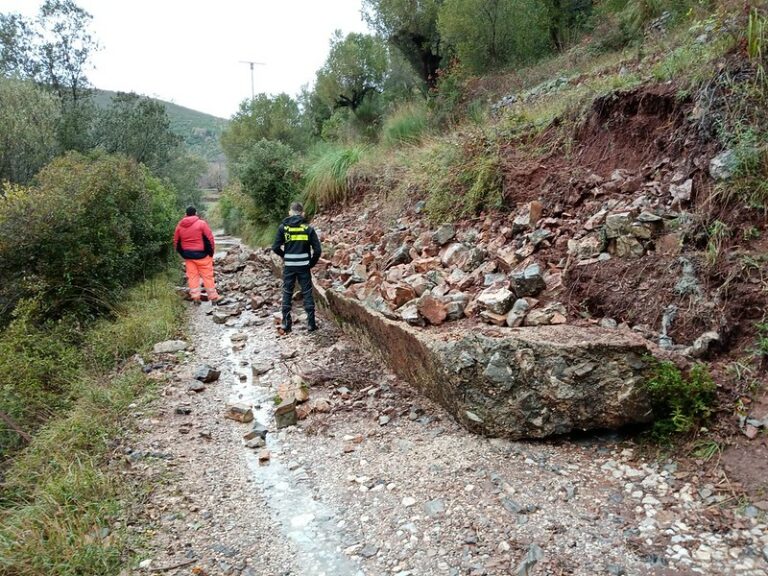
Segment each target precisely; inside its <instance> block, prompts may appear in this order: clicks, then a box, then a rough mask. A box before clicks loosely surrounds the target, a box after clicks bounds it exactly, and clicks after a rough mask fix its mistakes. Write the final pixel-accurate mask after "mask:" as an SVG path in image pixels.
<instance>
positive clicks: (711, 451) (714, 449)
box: [691, 439, 722, 462]
mask: <svg viewBox="0 0 768 576" xmlns="http://www.w3.org/2000/svg"><path fill="white" fill-rule="evenodd" d="M721 451H722V448H721V447H720V445H719V444H718V443H717V442H715V441H714V440H703V439H702V440H698V441H697V442H696V443H695V444H694V445H693V450H691V455H692V456H693V457H694V458H698V459H700V460H704V461H705V462H708V461H709V460H712V458H714V457H715V456H716V455H717V454H720V452H721Z"/></svg>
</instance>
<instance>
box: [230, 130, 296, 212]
mask: <svg viewBox="0 0 768 576" xmlns="http://www.w3.org/2000/svg"><path fill="white" fill-rule="evenodd" d="M293 163H294V152H293V150H292V149H291V148H290V147H289V146H287V145H285V144H283V143H282V142H277V141H273V140H261V141H259V142H257V143H256V144H254V145H253V146H252V147H251V148H250V149H249V150H248V151H247V152H245V153H244V154H243V155H242V156H241V157H240V160H239V162H238V164H237V166H236V172H237V176H238V178H239V180H240V183H241V185H242V191H243V193H245V194H246V195H247V196H249V197H250V198H251V199H252V200H253V203H254V208H255V212H254V213H253V214H252V215H251V216H252V217H253V219H254V220H255V223H256V224H259V225H267V224H269V223H271V222H274V221H277V220H281V219H282V218H283V216H285V214H287V212H288V205H289V204H290V203H291V200H293V198H294V197H295V196H296V195H297V193H298V180H299V178H298V175H297V173H296V172H295V171H294V170H293Z"/></svg>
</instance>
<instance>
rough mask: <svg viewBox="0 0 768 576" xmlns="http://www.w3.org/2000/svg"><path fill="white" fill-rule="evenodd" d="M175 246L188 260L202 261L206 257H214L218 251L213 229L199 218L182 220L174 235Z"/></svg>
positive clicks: (187, 217) (192, 217)
mask: <svg viewBox="0 0 768 576" xmlns="http://www.w3.org/2000/svg"><path fill="white" fill-rule="evenodd" d="M173 246H174V247H175V248H176V251H177V252H178V253H179V254H181V257H182V258H185V259H187V260H201V259H203V258H205V257H206V256H213V252H214V250H215V249H216V243H215V242H214V240H213V232H211V227H210V226H208V223H207V222H206V221H205V220H201V219H200V218H198V217H197V216H186V217H184V218H182V219H181V221H180V222H179V224H178V226H176V232H174V234H173Z"/></svg>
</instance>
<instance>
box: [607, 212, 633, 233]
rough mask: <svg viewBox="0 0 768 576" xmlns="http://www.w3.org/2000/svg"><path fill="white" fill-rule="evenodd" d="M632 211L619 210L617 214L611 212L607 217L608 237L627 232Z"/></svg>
mask: <svg viewBox="0 0 768 576" xmlns="http://www.w3.org/2000/svg"><path fill="white" fill-rule="evenodd" d="M630 221H631V219H630V213H629V212H619V213H617V214H609V215H608V216H607V217H606V219H605V226H604V228H603V230H604V231H605V237H606V238H609V239H610V238H618V237H619V236H621V235H622V234H625V233H626V232H627V231H628V229H629V224H630Z"/></svg>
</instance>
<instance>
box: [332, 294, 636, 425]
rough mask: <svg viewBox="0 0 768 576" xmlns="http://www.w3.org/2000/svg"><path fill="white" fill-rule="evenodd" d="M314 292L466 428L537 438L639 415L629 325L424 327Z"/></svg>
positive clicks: (350, 328)
mask: <svg viewBox="0 0 768 576" xmlns="http://www.w3.org/2000/svg"><path fill="white" fill-rule="evenodd" d="M319 292H320V294H319V296H320V298H319V300H320V302H321V303H322V304H323V305H324V306H325V307H326V308H327V309H328V311H329V312H330V314H331V315H332V316H333V317H334V318H335V319H336V321H337V322H338V324H339V325H340V326H341V328H342V329H343V330H344V331H345V332H347V333H348V334H350V335H353V336H354V337H355V338H356V339H361V340H363V341H365V342H367V343H368V344H369V346H370V347H371V349H373V350H375V351H376V352H377V353H378V355H379V356H380V357H381V358H382V359H383V360H384V361H385V362H386V363H387V364H388V365H389V366H390V368H391V369H392V370H394V371H395V372H396V373H397V374H398V376H400V377H401V378H403V379H404V380H406V381H408V382H410V383H411V384H413V385H414V386H416V387H417V388H418V389H419V391H420V392H422V393H423V394H425V395H426V396H428V397H429V398H431V399H433V400H435V401H437V402H439V403H440V404H441V405H442V406H443V407H445V408H446V409H447V410H448V411H449V412H450V413H451V414H452V415H453V416H454V417H455V418H457V419H458V420H459V421H460V422H461V423H462V424H464V425H465V426H466V427H467V428H469V429H470V430H472V431H475V432H480V433H483V434H489V435H493V436H504V437H509V438H541V437H545V436H549V435H552V434H564V433H567V432H571V431H574V430H586V429H596V428H618V427H621V426H624V425H627V424H632V423H638V422H646V421H648V420H649V418H650V415H651V411H650V406H649V403H648V399H647V396H646V394H645V392H644V389H643V386H642V384H643V379H644V374H645V372H646V370H647V366H648V365H647V361H646V360H644V359H643V356H644V355H645V354H647V353H648V351H647V349H646V347H645V346H644V345H643V343H642V340H641V339H640V338H638V337H633V336H632V335H631V334H620V335H619V334H616V333H613V332H610V331H607V330H600V329H589V328H581V327H575V326H573V327H564V326H542V327H537V328H518V329H514V330H511V331H510V333H508V334H505V335H501V334H498V333H497V334H493V333H492V332H491V331H490V330H481V329H478V330H475V331H472V332H468V333H467V332H462V331H459V330H455V331H445V332H426V331H423V330H422V331H420V330H418V329H414V328H411V327H409V326H407V325H406V324H402V323H398V322H395V321H392V320H388V319H386V318H384V317H383V316H381V315H380V314H378V313H376V312H374V311H371V310H369V309H366V307H365V306H364V305H362V304H360V303H359V302H357V301H354V300H352V299H349V298H345V297H344V296H342V295H340V294H338V293H334V292H332V291H324V290H319Z"/></svg>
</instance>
